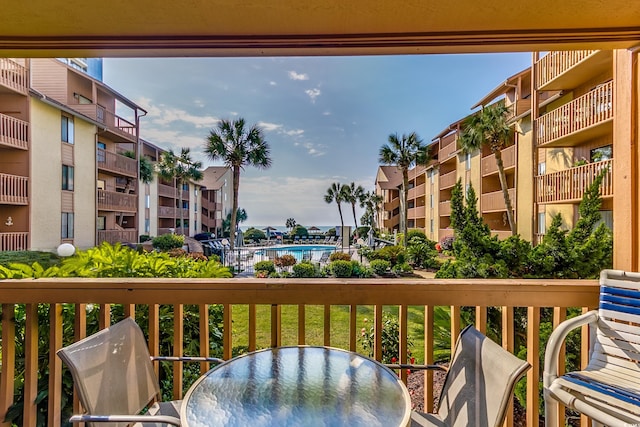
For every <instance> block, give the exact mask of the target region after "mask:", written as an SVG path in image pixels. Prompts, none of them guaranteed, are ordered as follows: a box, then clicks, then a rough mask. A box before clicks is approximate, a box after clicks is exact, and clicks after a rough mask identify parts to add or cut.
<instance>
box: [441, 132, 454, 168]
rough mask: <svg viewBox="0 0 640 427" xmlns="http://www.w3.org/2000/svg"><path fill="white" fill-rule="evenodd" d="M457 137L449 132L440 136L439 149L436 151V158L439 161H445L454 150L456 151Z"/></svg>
mask: <svg viewBox="0 0 640 427" xmlns="http://www.w3.org/2000/svg"><path fill="white" fill-rule="evenodd" d="M457 141H458V138H457V135H456V134H455V133H453V134H450V135H447V136H445V137H444V138H442V141H441V142H440V150H439V151H438V159H439V160H440V163H442V162H445V161H446V160H447V159H448V158H449V157H451V156H452V155H453V154H454V153H455V152H456V151H458V144H457Z"/></svg>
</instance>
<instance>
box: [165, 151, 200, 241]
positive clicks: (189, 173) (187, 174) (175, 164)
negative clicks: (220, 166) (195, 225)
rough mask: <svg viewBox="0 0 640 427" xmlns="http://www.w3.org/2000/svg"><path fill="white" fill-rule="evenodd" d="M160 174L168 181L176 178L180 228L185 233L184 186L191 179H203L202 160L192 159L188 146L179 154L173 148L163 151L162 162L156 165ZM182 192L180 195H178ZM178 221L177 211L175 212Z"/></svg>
mask: <svg viewBox="0 0 640 427" xmlns="http://www.w3.org/2000/svg"><path fill="white" fill-rule="evenodd" d="M156 168H157V173H158V175H159V176H160V177H161V178H162V179H164V180H167V181H171V180H175V184H176V185H175V189H174V191H175V198H176V200H177V201H178V209H179V210H180V229H181V231H182V234H185V233H184V231H185V230H184V210H183V209H182V186H183V184H184V183H186V182H189V181H200V180H201V179H202V175H203V174H202V171H201V170H200V169H201V168H202V162H199V161H195V160H192V159H191V153H190V150H189V149H188V148H182V149H181V150H180V155H179V156H177V155H175V154H174V152H173V151H172V150H169V151H165V152H164V153H162V156H161V158H160V162H158V164H157V165H156ZM178 194H180V196H178ZM173 219H174V222H175V221H176V215H175V211H174V214H173Z"/></svg>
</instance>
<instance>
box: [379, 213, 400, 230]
mask: <svg viewBox="0 0 640 427" xmlns="http://www.w3.org/2000/svg"><path fill="white" fill-rule="evenodd" d="M399 224H400V215H394V216H392V217H391V218H389V219H385V220H384V223H383V227H384V228H386V229H387V230H393V229H394V228H395V227H397V226H398V225H399Z"/></svg>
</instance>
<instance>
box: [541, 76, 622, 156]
mask: <svg viewBox="0 0 640 427" xmlns="http://www.w3.org/2000/svg"><path fill="white" fill-rule="evenodd" d="M612 120H613V82H612V81H610V82H607V83H604V84H602V85H600V86H599V87H597V88H595V89H593V90H591V91H589V92H588V93H586V94H584V95H582V96H580V97H578V98H576V99H574V100H573V101H571V102H568V103H566V104H564V105H563V106H561V107H559V108H556V109H555V110H553V111H550V112H549V113H547V114H545V115H543V116H541V117H540V118H538V119H536V124H537V128H538V138H537V144H538V145H540V146H543V145H544V146H549V147H552V146H575V145H577V144H579V143H580V142H583V141H586V140H588V139H591V138H594V137H597V136H600V135H604V134H607V133H611V131H612ZM605 124H608V126H604V125H605Z"/></svg>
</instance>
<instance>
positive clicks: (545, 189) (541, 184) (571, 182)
mask: <svg viewBox="0 0 640 427" xmlns="http://www.w3.org/2000/svg"><path fill="white" fill-rule="evenodd" d="M612 168H613V159H610V160H603V161H601V162H595V163H588V164H586V165H582V166H577V167H574V168H570V169H566V170H562V171H558V172H553V173H548V174H545V175H538V176H536V178H535V180H536V202H537V203H577V202H579V201H580V200H582V196H583V195H584V192H585V191H586V190H587V188H588V187H589V186H590V185H591V184H592V183H593V181H594V179H595V178H596V176H598V174H600V173H602V172H604V174H605V175H604V178H603V180H602V184H601V185H600V196H601V197H603V198H606V197H612V196H613V170H612Z"/></svg>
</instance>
